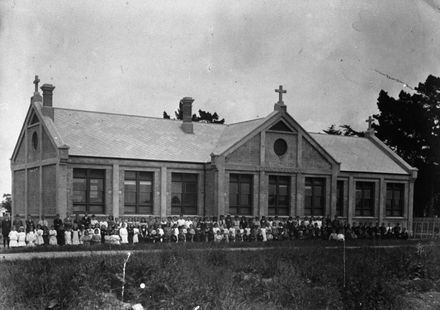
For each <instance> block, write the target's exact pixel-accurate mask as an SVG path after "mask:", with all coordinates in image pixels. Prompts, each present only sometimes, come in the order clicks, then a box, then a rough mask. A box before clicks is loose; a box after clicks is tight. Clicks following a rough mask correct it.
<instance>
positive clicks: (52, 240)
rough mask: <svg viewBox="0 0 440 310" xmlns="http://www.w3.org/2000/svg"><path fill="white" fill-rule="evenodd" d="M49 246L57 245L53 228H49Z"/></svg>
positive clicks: (55, 232)
mask: <svg viewBox="0 0 440 310" xmlns="http://www.w3.org/2000/svg"><path fill="white" fill-rule="evenodd" d="M49 245H58V242H57V231H56V230H55V229H54V226H53V225H52V226H50V229H49Z"/></svg>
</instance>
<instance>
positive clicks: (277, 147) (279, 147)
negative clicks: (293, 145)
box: [273, 139, 287, 156]
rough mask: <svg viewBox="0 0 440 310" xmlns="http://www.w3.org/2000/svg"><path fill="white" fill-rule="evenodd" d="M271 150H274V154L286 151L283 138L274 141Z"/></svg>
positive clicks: (279, 154)
mask: <svg viewBox="0 0 440 310" xmlns="http://www.w3.org/2000/svg"><path fill="white" fill-rule="evenodd" d="M273 150H274V151H275V154H277V155H278V156H281V155H284V154H286V152H287V142H286V141H284V140H283V139H278V140H276V141H275V143H274V145H273Z"/></svg>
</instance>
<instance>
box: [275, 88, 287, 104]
mask: <svg viewBox="0 0 440 310" xmlns="http://www.w3.org/2000/svg"><path fill="white" fill-rule="evenodd" d="M275 92H276V93H278V103H283V94H285V93H287V90H284V89H283V85H280V87H279V88H278V89H275Z"/></svg>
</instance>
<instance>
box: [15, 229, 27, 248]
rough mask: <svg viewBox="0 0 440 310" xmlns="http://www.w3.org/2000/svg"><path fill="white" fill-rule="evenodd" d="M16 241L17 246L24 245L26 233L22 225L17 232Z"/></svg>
mask: <svg viewBox="0 0 440 310" xmlns="http://www.w3.org/2000/svg"><path fill="white" fill-rule="evenodd" d="M17 241H18V245H17V246H19V247H22V246H26V233H25V232H24V227H23V226H21V227H20V230H19V232H18V234H17Z"/></svg>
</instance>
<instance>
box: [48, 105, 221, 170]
mask: <svg viewBox="0 0 440 310" xmlns="http://www.w3.org/2000/svg"><path fill="white" fill-rule="evenodd" d="M54 123H55V127H56V128H57V130H58V132H59V133H60V135H61V136H62V138H63V141H64V143H66V144H67V145H68V146H69V147H70V149H69V155H73V156H75V155H77V156H93V157H110V158H127V159H148V160H161V161H183V162H199V163H200V162H209V161H210V154H211V152H212V151H213V150H214V148H215V145H216V143H217V141H218V140H219V138H220V136H221V134H222V132H223V130H224V128H225V127H226V126H225V125H221V124H206V123H197V122H195V123H194V134H186V133H184V132H183V131H182V129H181V128H180V126H181V124H182V122H181V121H176V120H167V119H161V118H151V117H142V116H134V115H121V114H111V113H101V112H90V111H81V110H70V109H62V108H54Z"/></svg>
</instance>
